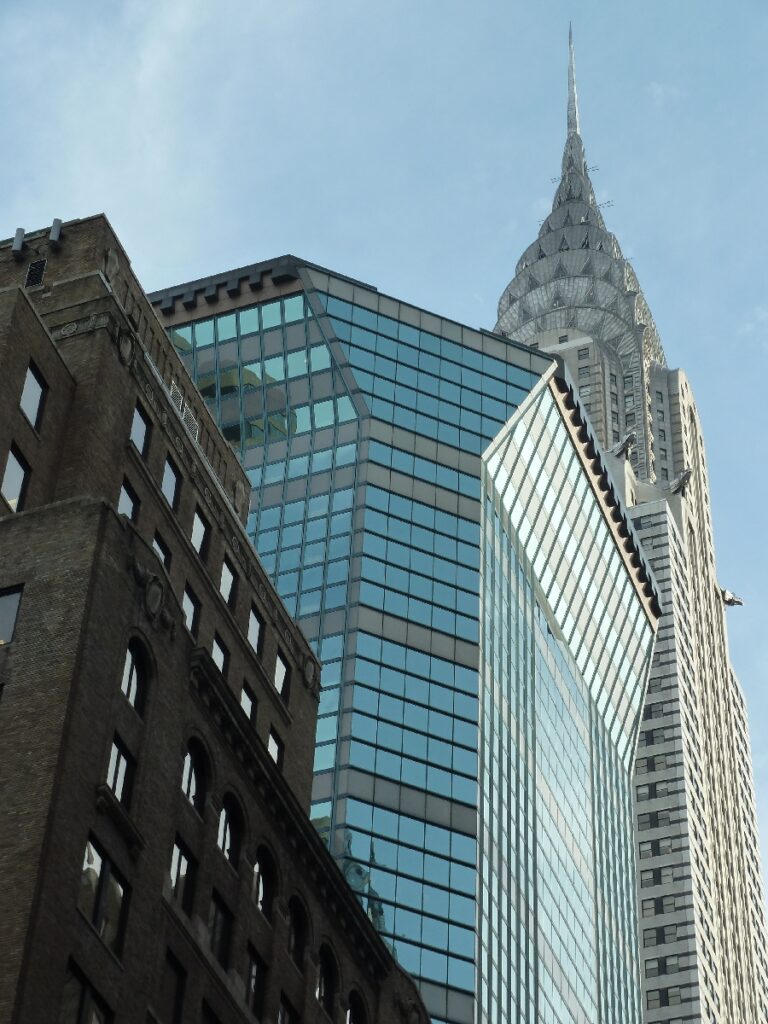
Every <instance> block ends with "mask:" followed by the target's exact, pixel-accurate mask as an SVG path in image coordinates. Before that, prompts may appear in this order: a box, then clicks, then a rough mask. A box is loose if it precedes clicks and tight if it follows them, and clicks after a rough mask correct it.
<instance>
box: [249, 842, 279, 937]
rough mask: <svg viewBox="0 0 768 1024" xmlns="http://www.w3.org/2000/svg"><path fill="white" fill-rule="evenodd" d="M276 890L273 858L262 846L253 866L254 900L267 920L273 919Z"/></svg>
mask: <svg viewBox="0 0 768 1024" xmlns="http://www.w3.org/2000/svg"><path fill="white" fill-rule="evenodd" d="M276 889H277V879H276V872H275V866H274V863H273V861H272V857H271V855H270V853H269V851H268V850H267V849H266V848H265V847H263V846H260V847H259V852H258V853H257V854H256V862H255V863H254V865H253V899H254V902H255V903H256V906H257V907H258V908H259V910H260V911H261V912H262V914H263V915H264V917H266V918H267V920H269V919H270V918H271V917H272V907H273V905H274V902H275V895H276Z"/></svg>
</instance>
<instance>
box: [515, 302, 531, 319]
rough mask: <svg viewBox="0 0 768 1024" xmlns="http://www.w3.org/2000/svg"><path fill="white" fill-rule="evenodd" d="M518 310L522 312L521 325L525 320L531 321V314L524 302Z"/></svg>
mask: <svg viewBox="0 0 768 1024" xmlns="http://www.w3.org/2000/svg"><path fill="white" fill-rule="evenodd" d="M517 308H518V309H519V310H520V323H522V322H523V321H524V320H530V319H531V314H530V312H529V310H528V307H527V306H526V304H525V303H524V302H521V303H520V305H519V306H518V307H517Z"/></svg>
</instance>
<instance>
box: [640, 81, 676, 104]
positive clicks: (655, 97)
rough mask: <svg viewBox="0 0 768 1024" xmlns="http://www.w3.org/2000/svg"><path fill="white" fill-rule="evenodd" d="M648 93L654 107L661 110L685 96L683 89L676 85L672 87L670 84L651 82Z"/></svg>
mask: <svg viewBox="0 0 768 1024" xmlns="http://www.w3.org/2000/svg"><path fill="white" fill-rule="evenodd" d="M647 91H648V94H649V95H650V97H651V100H652V101H653V105H654V106H655V107H658V108H659V109H660V110H661V109H663V108H664V107H667V106H669V105H670V104H671V103H675V102H676V101H677V100H680V99H682V98H683V96H684V95H685V94H684V93H683V90H682V89H680V88H678V86H676V85H671V84H670V83H669V82H649V83H648V86H647Z"/></svg>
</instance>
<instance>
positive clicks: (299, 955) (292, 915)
mask: <svg viewBox="0 0 768 1024" xmlns="http://www.w3.org/2000/svg"><path fill="white" fill-rule="evenodd" d="M306 945H307V915H306V914H305V913H304V908H303V907H302V905H301V903H300V902H299V901H298V900H297V899H296V897H295V896H294V897H293V899H292V900H291V902H290V903H289V904H288V953H289V954H290V957H291V960H293V962H294V963H295V964H296V966H297V967H298V968H300V969H303V967H304V950H305V948H306Z"/></svg>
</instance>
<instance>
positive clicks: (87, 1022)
mask: <svg viewBox="0 0 768 1024" xmlns="http://www.w3.org/2000/svg"><path fill="white" fill-rule="evenodd" d="M113 1020H114V1017H113V1015H112V1011H111V1010H110V1009H109V1007H108V1006H107V1004H106V1003H105V1002H104V1000H103V999H102V998H101V996H100V995H99V994H98V992H97V991H96V990H95V989H94V988H93V986H92V985H91V983H90V982H89V981H88V980H87V979H86V977H85V975H83V974H82V973H81V972H80V970H79V969H78V968H77V967H76V966H75V965H74V964H73V963H70V964H69V965H68V967H67V975H66V978H65V979H64V990H63V992H62V994H61V1006H60V1009H59V1017H58V1022H59V1024H112V1021H113Z"/></svg>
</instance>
